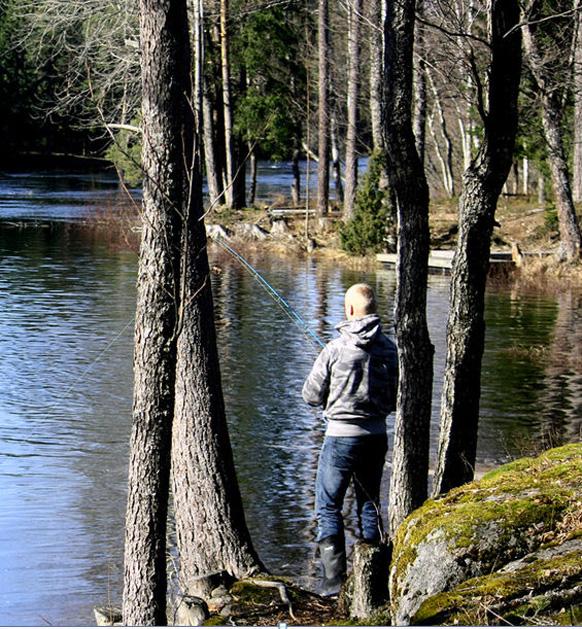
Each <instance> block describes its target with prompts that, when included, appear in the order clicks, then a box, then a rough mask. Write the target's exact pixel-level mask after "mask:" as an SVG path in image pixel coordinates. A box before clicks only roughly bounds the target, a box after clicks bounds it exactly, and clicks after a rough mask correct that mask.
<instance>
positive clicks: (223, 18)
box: [220, 0, 234, 208]
mask: <svg viewBox="0 0 582 629" xmlns="http://www.w3.org/2000/svg"><path fill="white" fill-rule="evenodd" d="M228 16H229V0H220V62H221V63H220V66H221V72H222V106H223V119H224V151H225V167H226V168H225V186H224V187H225V190H224V198H225V201H226V206H227V207H229V208H233V207H234V190H233V186H234V143H233V138H232V100H231V89H230V53H229V35H228Z"/></svg>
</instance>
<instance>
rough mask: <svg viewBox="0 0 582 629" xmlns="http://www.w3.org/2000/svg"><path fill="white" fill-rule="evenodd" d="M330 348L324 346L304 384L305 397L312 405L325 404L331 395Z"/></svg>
mask: <svg viewBox="0 0 582 629" xmlns="http://www.w3.org/2000/svg"><path fill="white" fill-rule="evenodd" d="M330 358H331V356H330V350H329V348H328V347H327V346H326V347H324V348H323V350H322V351H321V353H320V354H319V356H318V357H317V360H316V361H315V363H314V365H313V367H312V369H311V372H310V373H309V375H308V376H307V379H306V380H305V383H304V384H303V391H302V395H303V399H304V400H305V401H306V402H307V403H308V404H309V405H310V406H324V405H325V403H326V402H327V396H328V395H329V381H330V376H331V369H330Z"/></svg>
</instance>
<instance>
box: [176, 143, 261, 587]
mask: <svg viewBox="0 0 582 629" xmlns="http://www.w3.org/2000/svg"><path fill="white" fill-rule="evenodd" d="M197 158H198V156H197V155H195V159H197ZM199 173H200V169H199V167H198V165H197V163H196V161H195V162H194V167H193V168H192V175H193V186H192V196H191V205H190V207H189V212H188V213H187V214H186V216H185V223H186V229H185V230H184V233H183V238H182V252H183V256H182V277H183V281H182V289H181V290H182V295H181V301H180V303H181V307H180V327H179V336H178V342H177V349H176V354H177V364H176V385H175V412H174V425H173V434H172V490H173V496H174V511H175V518H176V535H177V542H178V550H179V568H180V586H181V588H182V590H183V592H184V593H185V594H189V595H198V596H202V597H204V598H208V596H209V594H210V590H211V589H212V588H213V587H216V581H212V580H210V578H209V577H212V576H214V577H215V578H216V575H223V574H224V573H226V574H228V575H230V576H231V577H236V578H242V577H246V576H249V575H251V574H254V573H257V572H259V571H261V570H262V569H263V567H262V564H261V562H260V560H259V558H258V556H257V554H256V553H255V551H254V549H253V546H252V543H251V538H250V535H249V532H248V529H247V526H246V522H245V517H244V512H243V506H242V500H241V496H240V492H239V488H238V483H237V479H236V473H235V469H234V462H233V457H232V451H231V446H230V440H229V436H228V428H227V423H226V415H225V408H224V399H223V393H222V385H221V377H220V368H219V360H218V352H217V347H216V331H215V327H214V307H213V302H212V292H211V285H210V273H209V265H208V257H207V253H206V233H205V228H204V221H203V219H202V212H203V210H202V195H201V181H200V176H199Z"/></svg>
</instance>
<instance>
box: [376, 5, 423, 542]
mask: <svg viewBox="0 0 582 629" xmlns="http://www.w3.org/2000/svg"><path fill="white" fill-rule="evenodd" d="M414 5H415V2H414V0H401V1H400V2H394V3H389V4H388V15H387V19H386V29H385V45H386V56H385V75H384V79H385V83H384V90H385V92H384V93H385V112H384V124H383V127H384V133H385V137H386V145H387V146H388V147H390V149H389V150H388V151H387V158H388V174H389V177H390V185H391V188H392V190H393V192H394V194H395V197H396V203H397V207H398V221H399V231H398V263H397V289H396V307H395V310H396V312H395V317H394V318H395V321H396V339H397V343H398V353H399V367H400V376H399V383H398V404H397V412H396V420H395V426H394V454H393V460H392V476H391V482H390V506H389V513H390V531H391V532H392V533H394V531H395V530H396V528H397V527H398V525H399V524H400V523H401V522H402V521H403V520H404V518H405V517H406V516H407V515H408V514H410V513H411V512H412V511H413V510H414V509H415V508H416V507H418V506H419V505H421V504H422V503H423V502H424V500H425V499H426V496H427V479H428V446H429V427H430V415H431V400H432V357H433V347H432V345H431V342H430V338H429V334H428V327H427V322H426V286H427V275H428V252H429V230H428V186H427V183H426V178H425V176H424V169H423V167H422V163H421V161H420V159H419V157H418V153H417V152H416V147H415V141H414V134H413V131H412V119H411V110H412V48H413V42H414Z"/></svg>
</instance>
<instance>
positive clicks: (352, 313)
mask: <svg viewBox="0 0 582 629" xmlns="http://www.w3.org/2000/svg"><path fill="white" fill-rule="evenodd" d="M353 316H354V304H350V317H353Z"/></svg>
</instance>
